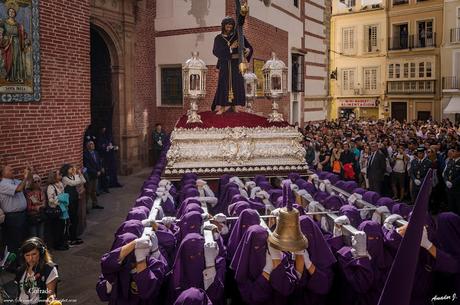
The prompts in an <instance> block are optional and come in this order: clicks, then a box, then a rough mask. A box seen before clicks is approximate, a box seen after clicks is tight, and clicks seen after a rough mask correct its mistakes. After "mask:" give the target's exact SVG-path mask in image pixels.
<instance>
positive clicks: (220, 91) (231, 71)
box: [211, 21, 253, 111]
mask: <svg viewBox="0 0 460 305" xmlns="http://www.w3.org/2000/svg"><path fill="white" fill-rule="evenodd" d="M243 22H244V21H243ZM237 40H238V35H237V34H236V31H233V32H232V33H231V34H230V35H229V36H228V37H227V36H224V34H219V35H217V36H216V38H214V48H213V50H212V52H213V54H214V55H215V56H216V57H217V58H218V60H217V69H219V81H218V83H217V90H216V95H215V96H214V101H213V103H212V107H211V110H212V111H214V110H215V108H216V106H224V107H228V106H244V105H245V104H246V93H245V91H244V79H243V76H242V75H241V73H240V71H239V69H238V48H232V49H231V50H230V47H229V46H230V45H231V44H232V43H233V42H234V41H237ZM244 47H245V48H248V49H249V50H250V51H249V54H248V55H247V57H246V59H247V61H248V62H249V61H250V60H251V57H252V52H253V49H252V46H251V45H250V44H249V41H248V40H247V39H246V37H244ZM230 79H231V85H232V89H233V96H234V98H233V100H231V101H229V99H228V92H229V86H230V84H229V80H230Z"/></svg>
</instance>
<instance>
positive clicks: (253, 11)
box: [0, 0, 330, 174]
mask: <svg viewBox="0 0 460 305" xmlns="http://www.w3.org/2000/svg"><path fill="white" fill-rule="evenodd" d="M249 6H250V12H249V15H250V17H249V18H247V20H246V23H245V27H244V29H245V35H246V36H247V38H248V40H249V41H250V42H251V44H252V46H253V47H254V50H255V52H254V55H253V60H252V61H251V62H250V64H249V67H250V70H252V71H254V72H255V73H256V74H258V75H259V76H261V75H260V72H261V67H262V66H263V63H264V62H265V61H266V60H267V59H269V58H270V55H271V52H276V54H277V55H278V57H279V58H280V59H281V60H283V61H284V62H285V63H286V65H287V66H288V68H289V84H288V89H289V92H290V93H289V95H288V96H287V97H285V98H284V99H283V101H281V102H280V108H281V110H282V112H283V114H284V117H285V119H286V120H288V121H289V122H290V123H292V124H294V123H298V124H299V125H302V123H303V122H304V121H309V120H320V119H324V118H325V116H326V109H327V105H326V104H327V101H328V88H327V86H328V81H327V79H328V71H327V67H328V56H327V47H326V46H327V45H328V43H329V42H328V39H329V38H328V37H329V34H328V32H329V30H328V29H329V25H328V21H327V20H328V18H327V16H328V14H329V12H330V9H329V8H328V7H330V3H329V2H328V0H327V1H326V0H289V1H286V0H272V1H268V0H265V1H262V0H250V1H249ZM39 12H40V53H41V99H40V101H39V102H29V103H16V102H12V103H1V104H0V128H1V131H0V135H1V141H0V159H1V161H2V162H5V163H9V164H12V165H14V166H15V167H16V168H20V167H22V166H25V165H27V164H30V165H34V166H35V167H37V169H38V170H39V171H40V173H41V174H45V173H46V172H48V171H49V170H52V169H56V168H58V167H60V166H61V165H62V164H63V163H72V164H81V156H82V149H83V148H82V147H83V145H82V141H83V134H84V132H85V129H86V128H87V126H88V125H89V124H92V125H93V126H95V127H96V128H100V127H102V126H105V127H107V128H108V129H109V130H111V132H112V134H113V139H114V142H115V143H116V144H118V145H119V146H120V151H119V155H118V158H119V169H120V172H121V173H123V174H131V173H133V171H135V169H137V168H139V167H141V166H145V165H147V164H148V163H149V153H150V146H151V139H150V137H151V132H152V130H153V128H154V125H155V124H156V123H161V124H162V125H163V126H164V128H165V129H166V131H171V130H172V128H173V127H174V125H175V122H176V121H177V119H178V118H179V117H180V116H181V115H182V114H184V113H185V112H186V110H187V108H188V103H187V101H184V99H183V98H182V92H181V88H182V87H181V86H182V84H181V83H182V73H181V69H180V68H181V64H182V63H184V62H185V60H187V59H188V58H189V57H190V55H191V52H192V51H199V53H200V58H202V59H203V60H204V61H205V63H206V64H207V66H208V74H207V75H208V76H207V77H208V79H207V84H208V85H207V95H206V97H205V98H204V100H203V101H200V103H199V109H200V111H207V110H209V109H210V105H211V103H212V100H213V97H214V93H215V90H216V85H217V75H218V70H217V69H216V62H217V59H216V58H215V57H214V56H213V54H212V44H213V41H214V37H215V36H216V35H218V34H219V33H220V29H221V27H220V23H221V20H222V18H223V17H224V16H226V15H235V5H234V1H233V0H218V1H214V0H212V1H211V0H185V1H184V0H141V1H139V0H137V1H136V0H91V1H90V0H85V1H64V2H62V1H57V0H49V1H41V2H40V6H39ZM259 95H260V96H259V97H258V98H257V99H256V100H255V102H254V108H255V111H256V112H258V113H263V114H267V113H269V112H270V109H271V103H270V101H269V100H267V99H266V98H264V97H263V94H262V91H261V90H259Z"/></svg>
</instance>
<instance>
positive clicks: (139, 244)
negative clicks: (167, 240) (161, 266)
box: [134, 236, 152, 263]
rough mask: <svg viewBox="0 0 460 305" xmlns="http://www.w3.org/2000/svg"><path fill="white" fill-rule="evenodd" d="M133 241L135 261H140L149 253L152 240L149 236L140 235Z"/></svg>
mask: <svg viewBox="0 0 460 305" xmlns="http://www.w3.org/2000/svg"><path fill="white" fill-rule="evenodd" d="M135 243H136V246H135V248H134V255H135V256H136V262H138V263H140V262H142V261H143V260H145V259H146V258H147V256H148V255H149V253H150V248H151V247H152V242H151V241H150V237H149V236H142V237H140V238H137V239H135Z"/></svg>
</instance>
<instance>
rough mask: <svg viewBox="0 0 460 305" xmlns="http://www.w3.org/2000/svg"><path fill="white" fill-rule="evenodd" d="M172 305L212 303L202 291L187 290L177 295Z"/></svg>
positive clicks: (205, 304)
mask: <svg viewBox="0 0 460 305" xmlns="http://www.w3.org/2000/svg"><path fill="white" fill-rule="evenodd" d="M174 305H212V302H211V300H210V299H209V298H208V295H207V294H206V291H204V290H203V289H199V288H189V289H187V290H184V291H183V292H182V293H181V294H180V295H179V297H178V298H177V300H176V301H175V302H174Z"/></svg>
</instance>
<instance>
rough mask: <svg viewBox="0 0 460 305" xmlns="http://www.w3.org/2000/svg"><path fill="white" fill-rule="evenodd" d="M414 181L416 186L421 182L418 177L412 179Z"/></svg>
mask: <svg viewBox="0 0 460 305" xmlns="http://www.w3.org/2000/svg"><path fill="white" fill-rule="evenodd" d="M414 183H415V185H416V186H419V185H420V184H421V183H422V182H420V180H418V179H414Z"/></svg>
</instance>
